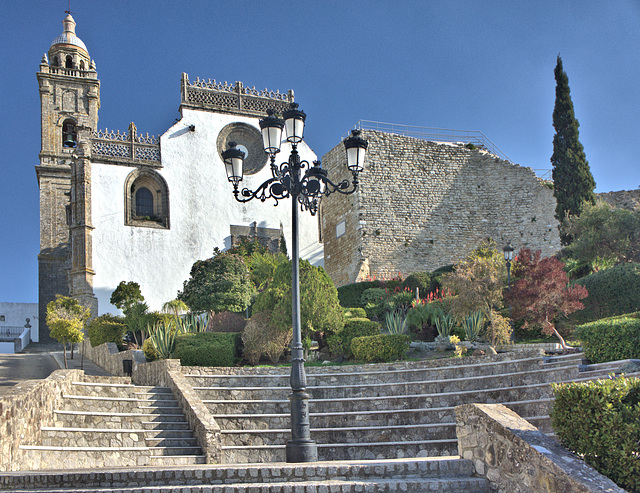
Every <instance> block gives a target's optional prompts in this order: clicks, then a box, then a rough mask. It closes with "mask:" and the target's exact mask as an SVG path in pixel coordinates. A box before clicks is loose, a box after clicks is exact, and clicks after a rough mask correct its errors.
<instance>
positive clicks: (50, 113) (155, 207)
mask: <svg viewBox="0 0 640 493" xmlns="http://www.w3.org/2000/svg"><path fill="white" fill-rule="evenodd" d="M37 77H38V83H39V89H40V98H41V117H42V144H41V152H40V163H39V165H38V166H36V173H37V177H38V185H39V188H40V254H39V256H38V264H39V311H40V316H39V323H40V340H43V336H44V337H47V334H48V330H47V328H46V326H45V323H44V321H45V309H46V304H47V303H48V302H49V301H50V300H52V299H53V298H54V297H55V295H56V294H64V295H70V296H74V297H76V298H78V299H80V300H81V301H82V302H83V303H84V304H85V305H87V306H91V307H92V308H93V310H94V313H98V314H102V313H105V312H115V311H116V309H115V307H113V306H112V305H111V304H110V302H109V298H110V296H111V293H112V292H113V290H114V289H115V288H116V286H117V285H118V283H120V281H135V282H137V283H138V284H139V285H140V287H141V290H142V294H143V295H144V296H145V299H146V301H147V302H148V303H149V305H150V308H151V309H153V310H157V309H160V308H161V306H162V304H163V303H164V302H166V301H169V300H172V299H174V298H175V297H176V295H177V293H178V291H179V290H180V289H182V286H183V282H184V281H185V280H186V279H188V277H189V271H190V269H191V266H192V264H193V263H194V262H195V261H196V260H201V259H206V258H209V257H211V256H212V253H213V249H214V248H215V247H217V248H219V249H221V250H224V249H227V248H229V247H230V246H231V245H232V242H234V241H237V239H238V238H240V237H259V238H264V239H265V240H270V241H272V242H273V241H274V239H275V240H276V241H279V239H280V237H281V236H282V237H284V239H285V241H287V243H288V242H289V241H290V237H291V210H290V207H282V206H281V207H274V206H273V203H262V202H260V201H259V200H254V201H250V202H247V203H240V202H237V201H236V200H235V199H234V197H233V193H232V185H231V184H230V183H229V181H228V179H227V176H226V173H225V167H224V164H223V161H222V157H221V153H222V152H223V151H224V150H225V149H226V148H227V144H228V142H229V141H234V142H236V143H237V144H238V145H239V147H240V148H241V149H242V150H243V151H245V152H246V153H247V157H246V159H245V163H244V175H245V180H244V181H243V185H244V186H246V187H248V188H253V189H255V188H256V187H257V186H258V185H260V184H261V183H262V182H263V181H265V180H266V179H268V178H270V177H271V172H270V168H269V166H268V163H267V161H268V156H267V154H265V152H264V150H263V148H262V139H261V135H260V130H259V120H260V119H261V118H263V117H264V116H266V114H267V110H268V109H274V110H276V111H282V110H284V109H286V108H288V107H289V105H290V103H292V102H293V99H294V98H293V91H288V92H287V93H280V92H271V91H266V90H264V91H258V90H256V89H255V88H248V87H245V86H243V84H242V83H239V82H237V83H235V84H234V85H229V84H227V83H219V82H216V81H212V80H208V81H203V80H199V79H196V80H195V81H191V80H190V79H189V77H188V76H187V74H183V75H182V81H181V94H180V96H181V104H180V114H181V118H180V119H179V120H178V121H176V123H175V124H173V125H172V126H171V127H169V128H168V129H167V130H166V132H165V133H164V134H162V135H161V136H159V137H153V136H148V135H141V134H138V132H137V129H136V127H135V125H134V124H133V123H132V124H131V125H130V126H129V129H128V131H126V132H113V131H106V130H100V129H99V128H98V111H99V108H100V81H99V79H98V76H97V72H96V68H95V63H94V62H93V61H92V60H91V58H90V56H89V52H88V50H87V48H86V46H85V45H84V43H83V42H82V40H81V39H80V38H78V37H77V36H76V34H75V22H74V20H73V18H72V16H71V15H70V14H69V15H67V16H66V18H65V19H64V21H63V32H62V34H60V35H59V36H58V37H57V38H55V39H54V41H53V43H52V44H51V46H50V48H49V51H48V53H46V54H45V55H43V58H42V61H41V63H40V69H39V71H38V73H37ZM298 150H299V152H300V154H301V158H302V159H305V160H307V161H309V162H313V161H314V160H315V159H317V158H316V155H315V154H314V152H313V151H312V150H311V149H309V148H308V147H307V146H306V145H305V144H304V143H302V144H301V145H300V146H299V147H298ZM287 151H288V149H287V148H286V145H284V144H283V149H282V155H288V152H287ZM300 221H301V222H300V256H301V258H306V259H309V260H310V261H311V263H313V264H314V265H322V263H323V245H322V243H320V241H319V240H320V228H319V225H318V219H317V218H316V217H313V216H311V215H309V214H303V215H301V217H300Z"/></svg>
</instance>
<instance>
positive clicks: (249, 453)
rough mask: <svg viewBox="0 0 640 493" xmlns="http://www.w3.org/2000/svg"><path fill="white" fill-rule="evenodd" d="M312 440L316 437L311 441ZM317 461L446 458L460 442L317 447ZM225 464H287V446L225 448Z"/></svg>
mask: <svg viewBox="0 0 640 493" xmlns="http://www.w3.org/2000/svg"><path fill="white" fill-rule="evenodd" d="M312 438H313V437H312ZM317 445H318V460H321V461H330V460H345V461H350V460H381V459H403V458H405V457H439V456H440V457H445V456H451V455H454V454H456V453H457V451H458V440H457V439H456V438H453V439H449V440H416V441H402V442H373V443H366V442H363V443H330V444H328V443H318V444H317ZM221 449H222V453H223V461H224V463H225V464H242V463H249V462H251V463H256V462H264V463H267V462H284V461H285V459H286V457H285V455H286V454H285V445H248V446H223V447H221Z"/></svg>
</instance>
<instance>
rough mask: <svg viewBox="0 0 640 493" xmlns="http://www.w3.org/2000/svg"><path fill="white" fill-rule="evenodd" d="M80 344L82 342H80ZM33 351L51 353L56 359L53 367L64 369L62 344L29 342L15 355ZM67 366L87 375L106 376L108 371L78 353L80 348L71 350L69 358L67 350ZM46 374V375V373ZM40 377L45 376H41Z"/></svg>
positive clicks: (25, 354)
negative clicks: (82, 371) (21, 351)
mask: <svg viewBox="0 0 640 493" xmlns="http://www.w3.org/2000/svg"><path fill="white" fill-rule="evenodd" d="M85 344H90V343H89V341H86V342H85ZM80 346H82V343H80ZM33 353H46V354H49V355H51V357H53V359H54V360H55V361H56V365H57V368H54V369H56V370H57V369H64V354H63V352H62V345H61V344H59V343H54V344H51V343H42V344H40V343H38V342H32V343H31V344H29V345H28V346H27V347H26V348H25V350H24V352H23V353H20V354H17V355H16V356H20V355H24V356H27V355H29V354H33ZM67 368H68V369H69V370H84V372H85V373H86V374H87V375H100V376H108V375H110V373H108V372H106V371H105V370H103V369H102V368H100V367H99V366H98V365H96V364H95V363H94V362H93V361H91V360H88V359H87V358H82V355H81V354H80V348H76V349H75V350H74V351H73V359H71V352H70V351H69V350H67ZM47 376H48V375H47ZM42 378H46V376H45V377H42Z"/></svg>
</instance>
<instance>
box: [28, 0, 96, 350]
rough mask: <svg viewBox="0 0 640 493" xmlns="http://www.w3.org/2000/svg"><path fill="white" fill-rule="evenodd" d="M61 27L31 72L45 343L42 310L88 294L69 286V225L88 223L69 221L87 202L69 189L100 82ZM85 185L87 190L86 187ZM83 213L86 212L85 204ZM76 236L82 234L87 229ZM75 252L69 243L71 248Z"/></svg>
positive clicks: (70, 26)
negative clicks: (37, 125)
mask: <svg viewBox="0 0 640 493" xmlns="http://www.w3.org/2000/svg"><path fill="white" fill-rule="evenodd" d="M62 25H63V32H62V34H60V35H59V36H58V37H56V38H55V39H54V40H53V42H52V43H51V46H50V48H49V51H48V53H45V54H44V55H43V56H42V60H41V62H40V70H39V71H38V73H37V77H38V85H39V88H40V103H41V131H42V140H41V148H40V156H39V157H40V164H39V165H37V166H36V175H37V177H38V186H39V188H40V254H39V255H38V303H39V319H40V327H39V332H40V341H46V340H49V339H48V337H49V336H48V329H47V327H46V321H45V318H46V306H47V303H48V302H49V301H51V300H53V299H54V298H55V295H56V294H63V295H67V296H69V295H73V296H75V297H77V298H83V297H84V295H88V294H89V293H88V292H87V293H83V292H79V291H78V289H79V288H78V287H77V286H78V285H79V283H75V285H76V287H74V282H73V279H72V277H73V274H74V273H75V274H77V272H75V271H78V269H79V267H78V266H77V265H74V266H73V269H72V248H71V243H72V238H71V235H72V234H74V228H73V225H74V223H77V222H78V220H79V222H80V223H81V224H83V225H89V226H88V227H90V223H91V221H90V217H89V218H88V221H87V220H85V219H86V218H74V217H73V216H74V212H75V211H76V210H78V209H81V210H84V207H82V208H78V207H77V204H75V203H74V202H75V199H76V197H77V196H79V197H80V198H81V199H82V200H88V198H90V194H89V193H77V190H76V187H77V185H76V184H75V183H74V185H73V188H74V190H73V191H72V182H76V181H77V179H76V178H74V177H75V176H76V175H77V174H78V173H77V172H76V171H75V168H76V161H78V160H80V161H81V163H82V164H83V166H84V162H85V159H84V156H85V154H86V151H85V149H84V148H85V147H86V146H85V145H84V143H82V144H83V145H81V142H80V137H81V136H82V135H87V134H88V131H91V130H95V129H96V126H97V123H98V109H99V108H100V81H99V80H98V74H97V73H96V68H95V63H94V62H93V61H92V60H91V58H90V57H89V52H88V51H87V47H86V46H85V44H84V43H83V42H82V40H81V39H80V38H78V37H77V36H76V32H75V28H76V23H75V21H74V20H73V17H72V16H71V14H70V13H67V16H66V17H65V19H64V20H63V21H62ZM87 140H88V139H87ZM81 148H82V149H81ZM78 151H81V152H78ZM89 152H90V151H89ZM78 154H80V156H78ZM87 185H88V187H89V189H90V183H89V184H87ZM81 192H84V190H81ZM88 210H89V213H90V206H89V209H88ZM76 229H77V228H76ZM80 232H81V233H82V234H86V233H87V228H86V227H85V228H84V229H82V230H81V231H80ZM76 234H77V233H76ZM74 243H75V242H74ZM82 243H84V244H86V243H87V242H86V241H81V242H80V244H82ZM89 246H90V243H89ZM76 249H77V247H76V246H75V245H74V248H73V250H76ZM84 254H85V256H86V255H90V254H91V253H90V251H89V252H84ZM74 255H75V254H74ZM74 264H77V262H74ZM89 265H90V263H89ZM85 267H86V265H85V266H84V267H82V268H80V270H82V269H84V270H86V268H85ZM91 274H92V273H91V272H84V273H83V275H84V277H85V278H86V277H91ZM83 290H84V291H89V288H86V289H84V288H80V291H83ZM91 294H92V293H91ZM78 295H79V296H78ZM81 301H82V300H81Z"/></svg>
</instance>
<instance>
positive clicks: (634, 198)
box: [596, 188, 640, 210]
mask: <svg viewBox="0 0 640 493" xmlns="http://www.w3.org/2000/svg"><path fill="white" fill-rule="evenodd" d="M596 196H597V197H598V198H599V199H601V200H604V201H605V202H606V203H607V204H609V205H611V206H613V207H619V208H621V209H629V210H635V209H640V188H638V189H637V190H620V191H619V192H604V193H597V194H596Z"/></svg>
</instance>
